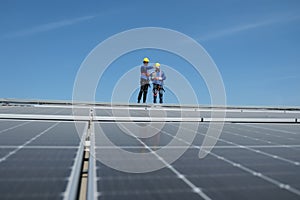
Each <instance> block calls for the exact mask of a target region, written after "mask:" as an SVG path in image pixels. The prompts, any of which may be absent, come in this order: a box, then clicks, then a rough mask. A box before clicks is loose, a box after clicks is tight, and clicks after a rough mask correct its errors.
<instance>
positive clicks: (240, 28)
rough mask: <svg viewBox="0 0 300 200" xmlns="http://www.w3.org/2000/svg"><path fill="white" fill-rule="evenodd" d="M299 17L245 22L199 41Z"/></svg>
mask: <svg viewBox="0 0 300 200" xmlns="http://www.w3.org/2000/svg"><path fill="white" fill-rule="evenodd" d="M298 19H300V16H289V17H281V18H278V17H277V18H273V19H268V20H264V21H259V22H255V23H249V24H244V25H240V26H236V27H231V28H228V29H224V30H219V31H216V32H212V33H210V34H207V35H204V36H201V37H200V38H198V40H199V41H208V40H212V39H218V38H221V37H225V36H229V35H233V34H237V33H240V32H243V31H247V30H251V29H255V28H260V27H264V26H269V25H272V24H276V23H282V22H289V21H293V20H298Z"/></svg>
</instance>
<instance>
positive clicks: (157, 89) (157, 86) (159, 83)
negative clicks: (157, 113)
mask: <svg viewBox="0 0 300 200" xmlns="http://www.w3.org/2000/svg"><path fill="white" fill-rule="evenodd" d="M154 66H155V71H154V72H152V73H151V81H152V83H153V90H152V91H153V103H156V98H157V93H158V94H159V103H163V93H164V91H165V90H164V88H163V84H164V80H166V76H165V73H164V72H163V71H161V70H160V64H159V63H155V65H154Z"/></svg>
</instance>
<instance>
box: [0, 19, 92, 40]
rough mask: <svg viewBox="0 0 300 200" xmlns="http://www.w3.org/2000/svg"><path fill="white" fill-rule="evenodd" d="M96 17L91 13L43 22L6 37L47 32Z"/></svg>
mask: <svg viewBox="0 0 300 200" xmlns="http://www.w3.org/2000/svg"><path fill="white" fill-rule="evenodd" d="M95 17H96V16H95V15H89V16H84V17H78V18H73V19H67V20H61V21H57V22H52V23H47V24H42V25H39V26H36V27H32V28H29V29H25V30H21V31H17V32H14V33H10V34H7V35H5V36H4V38H14V37H21V36H27V35H33V34H37V33H41V32H47V31H51V30H55V29H59V28H63V27H66V26H71V25H74V24H78V23H81V22H84V21H88V20H90V19H93V18H95Z"/></svg>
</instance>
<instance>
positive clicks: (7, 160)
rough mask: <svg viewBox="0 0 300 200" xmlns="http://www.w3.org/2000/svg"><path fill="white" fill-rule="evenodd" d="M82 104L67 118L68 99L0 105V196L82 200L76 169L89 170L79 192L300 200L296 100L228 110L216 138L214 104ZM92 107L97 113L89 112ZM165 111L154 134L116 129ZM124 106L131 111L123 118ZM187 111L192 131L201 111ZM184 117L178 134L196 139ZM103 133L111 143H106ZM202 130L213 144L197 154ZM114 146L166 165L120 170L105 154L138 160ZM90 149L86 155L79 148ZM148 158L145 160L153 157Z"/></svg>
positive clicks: (119, 161)
mask: <svg viewBox="0 0 300 200" xmlns="http://www.w3.org/2000/svg"><path fill="white" fill-rule="evenodd" d="M78 108H79V109H80V112H81V114H82V117H81V118H80V117H79V118H72V114H73V112H72V107H71V106H69V105H59V106H57V105H47V104H46V105H38V106H37V105H27V106H16V105H15V106H2V107H0V194H1V199H78V198H79V197H80V193H81V191H82V187H83V185H82V174H87V179H88V181H87V184H86V185H84V187H86V191H85V192H86V194H85V196H86V197H84V198H83V199H122V200H123V199H222V200H223V199H300V181H299V180H300V156H299V152H300V124H299V120H298V119H299V117H300V112H299V110H297V109H295V110H290V109H288V110H287V109H279V110H278V109H276V110H275V109H254V108H251V109H249V108H239V109H230V110H227V111H228V112H227V115H226V118H227V119H229V118H230V119H231V120H228V121H227V122H225V124H224V128H223V130H222V133H221V136H220V138H214V136H212V135H208V134H207V130H208V128H209V125H212V124H213V123H219V122H217V121H214V120H213V119H211V118H210V117H211V113H210V108H190V107H188V108H182V107H181V108H179V107H176V106H169V107H168V106H161V107H158V106H151V105H150V106H146V107H145V106H140V105H122V106H114V105H97V106H95V105H93V106H91V105H81V106H78ZM91 108H92V109H93V115H95V116H92V117H91V116H90V114H91ZM183 110H184V111H183ZM161 111H164V112H165V116H164V118H165V119H172V120H165V121H164V122H163V123H162V127H161V129H160V130H159V131H158V133H156V134H153V135H151V136H150V137H146V138H139V137H137V136H135V135H134V134H133V133H132V131H130V129H126V128H125V129H124V128H122V125H124V126H126V127H135V128H136V129H137V130H139V127H141V128H142V130H148V129H149V130H151V128H153V127H154V128H155V127H156V125H157V124H159V123H161V122H159V121H155V120H153V119H155V117H159V115H160V113H159V112H161ZM126 112H129V113H130V116H131V117H132V118H128V117H127V118H126ZM155 112H157V115H156V114H155ZM116 113H117V114H118V116H117V117H122V118H118V119H119V120H120V121H118V120H117V119H116V118H110V117H112V116H114V115H115V114H116ZM123 114H124V115H123ZM199 114H200V115H199ZM153 116H155V117H153ZM199 116H200V117H199ZM179 117H180V118H181V121H180V118H179ZM175 118H176V119H175ZM177 118H178V119H179V120H177ZM186 118H191V119H193V120H195V119H198V121H199V126H197V128H196V130H195V129H194V125H195V123H196V122H195V121H197V120H195V121H193V120H186V121H184V119H186ZM201 118H202V120H200V119H201ZM203 118H204V120H203ZM147 119H148V120H147ZM234 119H236V121H235V120H234ZM240 119H247V121H244V122H241V121H240ZM249 119H250V120H249ZM251 119H252V121H251ZM257 119H260V120H257ZM263 119H266V120H263ZM74 120H77V121H76V122H75V121H74ZM116 120H117V121H116ZM272 120H273V121H272ZM280 120H282V122H280ZM182 126H183V127H184V134H187V135H188V134H195V138H194V139H193V140H192V142H189V141H186V140H185V138H182V137H181V136H180V135H178V134H177V132H178V130H179V129H180V127H182ZM145 127H146V129H144V128H145ZM150 132H151V131H150ZM101 135H105V136H106V137H107V138H108V139H109V140H110V141H111V142H112V143H113V144H114V146H110V145H107V144H105V143H104V142H103V140H102V137H101ZM207 137H210V138H211V139H216V140H217V143H216V145H215V146H214V148H213V149H212V151H211V152H207V153H208V155H207V156H206V157H204V158H202V159H200V158H199V156H198V154H199V149H200V148H201V146H202V145H203V142H204V140H205V138H207ZM172 141H177V143H176V144H177V145H176V146H172V148H170V149H168V150H167V151H166V152H167V153H166V154H164V155H163V156H162V155H161V154H160V150H161V149H163V148H164V147H166V146H168V145H169V144H170V143H171V142H172ZM186 146H188V148H187V150H186V151H185V152H184V153H183V154H182V156H180V157H179V158H178V159H176V160H175V161H174V162H168V160H169V159H171V157H172V156H173V152H174V150H179V149H182V148H185V147H186ZM116 149H122V150H125V151H127V152H131V153H134V155H135V154H136V155H141V154H147V153H150V154H151V156H152V157H151V159H153V160H156V161H158V162H161V163H163V164H164V167H163V168H161V169H158V170H154V171H152V172H148V173H128V172H124V171H119V170H116V169H114V168H112V167H110V166H107V165H106V164H105V160H103V159H107V161H109V162H113V163H114V164H116V165H117V166H119V167H120V168H122V167H123V168H127V169H133V170H134V169H135V168H138V166H136V164H137V163H138V162H137V161H136V159H135V158H134V157H133V158H132V160H128V158H124V157H123V156H122V154H120V155H118V154H116V152H114V151H115V150H116ZM86 151H88V152H89V155H90V156H89V158H88V159H85V157H84V155H85V152H86ZM103 155H105V158H104V157H103ZM101 159H102V160H101ZM125 159H126V160H125ZM84 162H87V163H88V167H87V170H83V168H84V167H83V163H84ZM144 162H145V163H149V165H151V160H147V159H145V161H144ZM128 163H132V164H129V165H128ZM124 165H127V166H124ZM80 198H82V197H80Z"/></svg>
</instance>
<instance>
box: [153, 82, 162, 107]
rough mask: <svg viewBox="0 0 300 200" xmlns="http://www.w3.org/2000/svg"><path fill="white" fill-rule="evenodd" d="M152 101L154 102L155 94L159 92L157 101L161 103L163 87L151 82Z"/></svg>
mask: <svg viewBox="0 0 300 200" xmlns="http://www.w3.org/2000/svg"><path fill="white" fill-rule="evenodd" d="M152 91H153V103H156V99H157V94H159V103H163V95H164V88H163V87H162V85H158V84H154V83H153V90H152Z"/></svg>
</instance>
